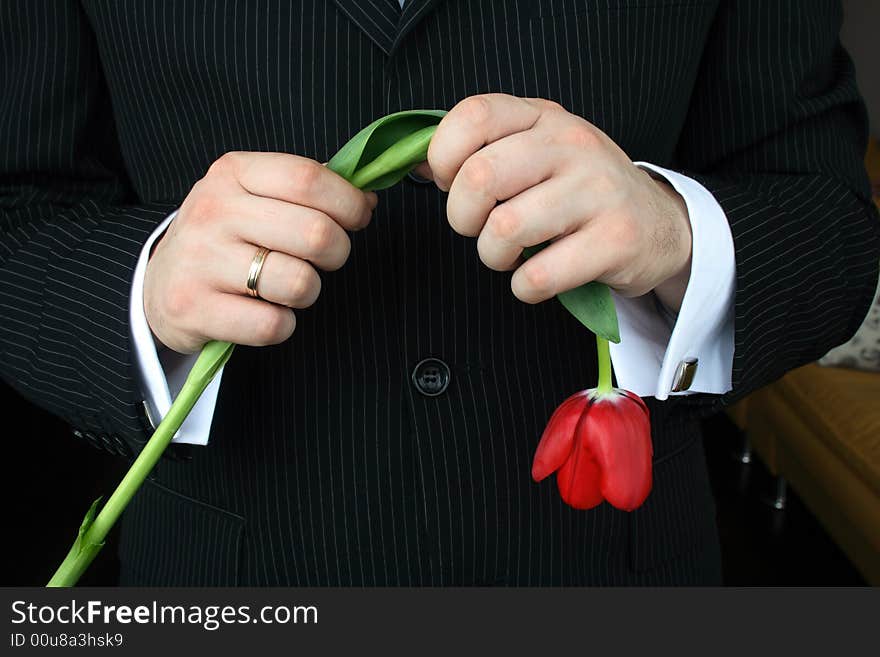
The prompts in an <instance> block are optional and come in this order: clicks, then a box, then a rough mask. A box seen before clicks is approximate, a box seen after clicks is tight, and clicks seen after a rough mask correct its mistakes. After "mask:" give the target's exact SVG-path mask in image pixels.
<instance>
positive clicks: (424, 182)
mask: <svg viewBox="0 0 880 657" xmlns="http://www.w3.org/2000/svg"><path fill="white" fill-rule="evenodd" d="M406 177H407V178H409V179H410V180H411V181H413V182H414V183H415V184H416V185H430V184H431V183H432V182H433V181H431V180H428V179H427V178H422V177H421V176H419V175H416V174H415V173H413V172H412V171H410V172H409V173H408V174H406Z"/></svg>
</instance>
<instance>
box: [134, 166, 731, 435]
mask: <svg viewBox="0 0 880 657" xmlns="http://www.w3.org/2000/svg"><path fill="white" fill-rule="evenodd" d="M636 164H637V165H638V166H640V167H642V168H644V169H646V170H648V171H649V172H651V173H652V175H655V176H657V177H660V178H661V179H665V180H666V181H667V182H668V183H669V184H670V185H672V187H673V188H675V190H676V191H677V192H678V193H679V194H681V196H682V197H683V198H684V200H685V203H686V204H687V209H688V216H689V218H690V224H691V231H692V233H693V240H692V244H693V253H692V256H691V275H690V280H689V282H688V286H687V290H686V291H685V295H684V300H683V301H682V304H681V309H680V311H679V313H678V316H677V317H672V316H670V315H669V314H668V313H664V312H662V311H661V310H660V309H659V308H658V306H657V304H656V303H655V297H654V295H646V296H644V297H638V298H634V299H627V298H624V297H621V296H619V295H617V294H614V293H613V292H612V295H613V296H614V302H615V304H616V306H617V316H618V322H619V325H620V344H612V345H611V360H612V364H613V366H614V372H615V374H616V375H617V382H618V385H619V386H620V387H621V388H624V389H626V390H630V391H632V392H634V393H636V394H637V395H640V396H642V397H656V398H657V399H666V398H667V396H668V395H670V394H693V393H697V392H703V393H714V394H722V393H725V392H727V391H728V390H730V389H731V387H732V383H731V373H732V369H733V345H734V342H733V328H734V327H733V298H734V291H735V277H736V260H735V256H734V250H733V237H732V235H731V232H730V226H729V225H728V222H727V217H726V216H725V214H724V210H723V209H722V208H721V206H720V205H719V204H718V202H717V201H716V200H715V198H714V197H713V196H712V194H711V193H710V192H709V191H708V190H707V189H706V188H705V187H703V186H702V185H700V184H699V183H698V182H696V181H694V180H692V179H690V178H688V177H686V176H683V175H681V174H678V173H676V172H674V171H669V170H667V169H663V168H662V167H658V166H654V165H651V164H648V163H645V162H636ZM175 214H176V213H173V214H171V215H170V216H169V217H168V218H167V219H165V221H163V222H162V224H160V225H159V227H158V228H156V230H155V231H154V233H153V234H152V235H151V236H150V238H149V240H147V242H146V244H144V247H143V250H142V252H141V255H140V259H139V260H138V263H137V267H136V268H135V272H134V279H133V281H132V290H131V302H130V319H131V333H132V341H133V345H134V351H135V360H136V363H137V373H138V376H139V378H140V382H141V387H142V390H143V393H144V401H145V403H146V405H147V409H148V413H149V415H150V417H151V418H152V419H154V420H155V421H156V422H157V423H158V422H159V421H161V419H162V418H163V417H165V414H166V413H167V412H168V409H169V408H170V407H171V401H172V399H173V397H174V396H176V395H177V393H178V392H179V391H180V388H181V386H182V385H183V382H184V380H185V379H186V376H187V374H188V373H189V370H190V368H191V367H192V365H193V363H194V362H195V359H196V355H183V354H178V353H176V352H174V351H171V350H170V349H162V350H161V353H158V352H157V349H156V344H155V342H154V341H153V336H152V333H151V331H150V327H149V325H148V323H147V319H146V315H145V314H144V305H143V291H144V273H145V271H146V268H147V260H148V259H149V253H150V249H151V247H152V245H153V243H154V242H155V241H156V239H157V238H158V237H159V236H160V235H161V234H162V232H164V230H165V228H166V227H167V226H168V224H169V223H171V221H172V220H173V219H174V216H175ZM552 303H555V302H552ZM584 330H586V329H584ZM292 339H294V340H295V339H296V336H294V337H293V338H292ZM688 358H693V359H697V369H696V375H695V377H694V380H693V382H692V384H691V386H690V388H689V389H688V390H687V391H684V392H681V393H673V392H671V390H672V387H673V378H674V376H675V371H676V369H677V368H678V366H679V363H681V362H682V361H684V360H685V359H688ZM222 375H223V371H222V370H220V371H219V372H218V373H217V376H216V377H215V378H214V381H213V382H212V383H211V384H210V386H209V387H208V388H207V389H206V390H205V392H204V393H203V394H202V396H201V398H200V399H199V401H198V402H197V403H196V405H195V407H194V408H193V410H192V412H191V413H190V415H189V417H187V419H186V420H185V421H184V423H183V425H182V426H181V428H180V431H179V432H178V433H177V435H176V436H175V438H174V442H178V443H191V444H197V445H206V444H207V443H208V437H209V434H210V430H211V419H212V417H213V415H214V406H215V404H216V401H217V392H218V391H219V389H220V380H221V377H222ZM584 383H585V385H587V384H589V383H590V382H588V381H585V382H584ZM571 392H572V393H574V392H575V391H574V390H572V391H571ZM559 401H560V402H561V401H562V400H561V399H560V400H559Z"/></svg>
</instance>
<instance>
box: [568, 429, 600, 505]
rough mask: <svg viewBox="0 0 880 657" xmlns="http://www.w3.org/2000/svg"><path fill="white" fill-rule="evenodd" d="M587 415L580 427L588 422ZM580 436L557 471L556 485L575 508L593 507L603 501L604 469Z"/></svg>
mask: <svg viewBox="0 0 880 657" xmlns="http://www.w3.org/2000/svg"><path fill="white" fill-rule="evenodd" d="M585 420H586V417H584V421H582V422H581V423H580V425H579V426H578V429H579V430H580V429H581V427H582V426H583V425H584V424H586V421H585ZM578 433H579V434H580V435H579V436H575V443H574V448H573V449H572V451H571V454H570V455H569V457H568V459H567V460H566V461H565V463H563V464H562V467H561V468H559V472H557V473H556V485H557V486H558V487H559V494H560V495H561V496H562V499H563V501H564V502H565V503H566V504H568V505H569V506H571V507H574V508H575V509H592V508H593V507H594V506H599V505H600V504H601V503H602V499H603V497H602V491H601V488H600V479H601V476H602V471H601V469H600V468H599V464H598V463H597V462H596V459H595V458H594V456H593V454H592V453H591V452H590V448H589V446H588V445H587V444H586V442H585V441H584V440H582V439H581V437H580V436H582V434H581V432H580V431H578Z"/></svg>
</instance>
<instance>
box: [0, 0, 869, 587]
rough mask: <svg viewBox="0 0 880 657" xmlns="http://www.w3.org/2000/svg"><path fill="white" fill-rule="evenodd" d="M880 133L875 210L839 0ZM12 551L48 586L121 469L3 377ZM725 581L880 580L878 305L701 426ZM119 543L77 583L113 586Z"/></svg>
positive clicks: (9, 557)
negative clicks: (830, 343)
mask: <svg viewBox="0 0 880 657" xmlns="http://www.w3.org/2000/svg"><path fill="white" fill-rule="evenodd" d="M843 5H844V12H845V23H844V28H843V31H842V34H841V37H842V40H843V42H844V45H845V46H846V47H847V48H848V50H849V52H850V54H851V55H852V57H853V58H854V60H855V63H856V70H857V73H858V77H859V84H860V86H861V89H862V93H863V95H864V96H865V99H866V102H867V104H868V108H869V112H870V116H871V131H872V134H873V137H874V141H873V143H872V145H871V146H870V147H869V150H868V153H867V154H866V166H867V167H868V169H869V173H871V175H872V180H873V183H874V192H875V200H876V201H877V202H878V204H880V145H878V142H877V140H878V139H880V2H877V1H870V2H866V1H865V0H844V3H843ZM0 406H2V408H3V409H4V413H3V417H4V419H5V421H6V427H7V428H6V429H4V431H3V433H4V440H3V442H4V444H5V449H6V452H5V455H4V458H3V459H2V466H0V467H2V475H3V476H2V481H3V482H4V486H3V490H4V492H5V499H6V504H5V513H4V515H5V518H6V519H5V521H4V531H3V535H4V536H6V540H5V541H4V542H3V543H4V548H3V550H4V553H5V554H4V556H5V558H4V559H3V560H2V566H0V585H42V584H43V583H45V582H46V581H48V579H49V577H50V576H51V574H52V572H53V571H54V569H55V567H56V566H57V565H58V564H59V563H60V562H61V560H62V559H63V558H64V556H65V554H66V553H67V550H68V549H69V547H70V542H72V540H73V538H74V537H75V535H76V530H77V528H78V527H79V523H80V522H81V520H82V516H83V514H84V513H85V511H86V509H87V508H88V506H89V504H90V503H91V502H92V500H94V499H95V498H97V497H98V496H100V495H103V494H109V493H110V492H112V490H113V488H114V487H115V486H116V484H117V482H118V481H119V479H120V478H121V476H122V474H123V473H124V469H125V467H126V465H127V464H126V463H124V462H122V461H121V460H120V459H117V458H115V457H112V456H110V455H108V454H104V453H103V452H99V451H97V450H96V449H94V448H92V447H90V446H89V445H88V444H86V443H85V442H84V441H83V440H82V439H78V438H76V437H74V436H73V435H72V434H71V431H70V428H69V427H68V426H67V425H66V424H64V422H62V421H60V420H58V419H57V418H54V417H52V416H50V415H48V414H46V413H44V412H43V411H41V410H40V409H38V408H36V407H34V406H32V405H30V404H29V403H28V402H26V401H25V400H24V399H22V398H21V397H20V396H19V395H18V394H17V393H15V392H14V391H13V390H11V389H10V388H9V387H8V386H6V385H5V384H3V383H0ZM705 429H706V454H707V460H708V465H709V470H710V475H711V478H712V484H713V488H714V491H715V498H716V502H717V508H718V525H719V529H720V533H721V543H722V552H723V559H724V580H725V584H726V585H731V586H750V585H764V586H780V585H786V586H799V585H820V586H821V585H840V586H847V585H866V584H871V585H875V586H876V585H880V299H878V300H875V305H874V306H873V308H872V311H871V313H869V315H868V318H867V319H866V322H865V324H864V326H863V327H862V329H861V330H860V331H859V333H858V334H857V335H856V337H855V338H854V339H853V340H852V341H850V343H848V344H847V345H843V346H842V347H840V348H838V349H835V350H834V351H833V352H832V353H831V354H829V356H827V357H826V358H825V359H823V360H822V361H821V364H811V365H808V366H806V367H803V368H800V369H799V370H796V371H794V372H792V373H790V374H789V375H787V376H786V377H784V378H783V379H782V380H780V381H777V382H775V383H774V384H772V385H770V386H768V387H767V388H765V389H763V390H761V391H759V392H757V393H755V394H754V395H752V396H751V397H749V398H748V399H747V400H745V401H744V402H741V403H740V404H738V405H737V406H736V407H735V408H732V409H730V412H729V413H726V414H722V415H718V416H716V417H713V418H710V419H709V420H707V421H706V427H705ZM116 540H117V537H116V535H115V534H114V535H111V537H110V539H109V540H108V545H107V547H106V548H105V549H104V550H103V551H102V553H101V555H100V556H99V558H98V560H97V561H96V562H95V564H94V565H93V566H92V567H91V569H90V570H89V571H88V572H87V573H86V575H85V576H84V577H83V579H82V580H81V585H112V584H115V583H116V581H117V570H118V563H117V561H116V557H115V553H116Z"/></svg>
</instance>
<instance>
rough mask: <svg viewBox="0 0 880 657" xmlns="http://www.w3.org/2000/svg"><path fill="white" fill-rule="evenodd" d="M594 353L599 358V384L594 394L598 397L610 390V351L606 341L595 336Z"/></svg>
mask: <svg viewBox="0 0 880 657" xmlns="http://www.w3.org/2000/svg"><path fill="white" fill-rule="evenodd" d="M596 351H597V352H598V357H599V384H598V385H597V386H596V392H597V393H598V394H600V395H605V394H607V393H609V392H611V390H612V385H611V351H610V348H609V346H608V340H606V339H605V338H602V337H599V336H598V335H597V336H596Z"/></svg>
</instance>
